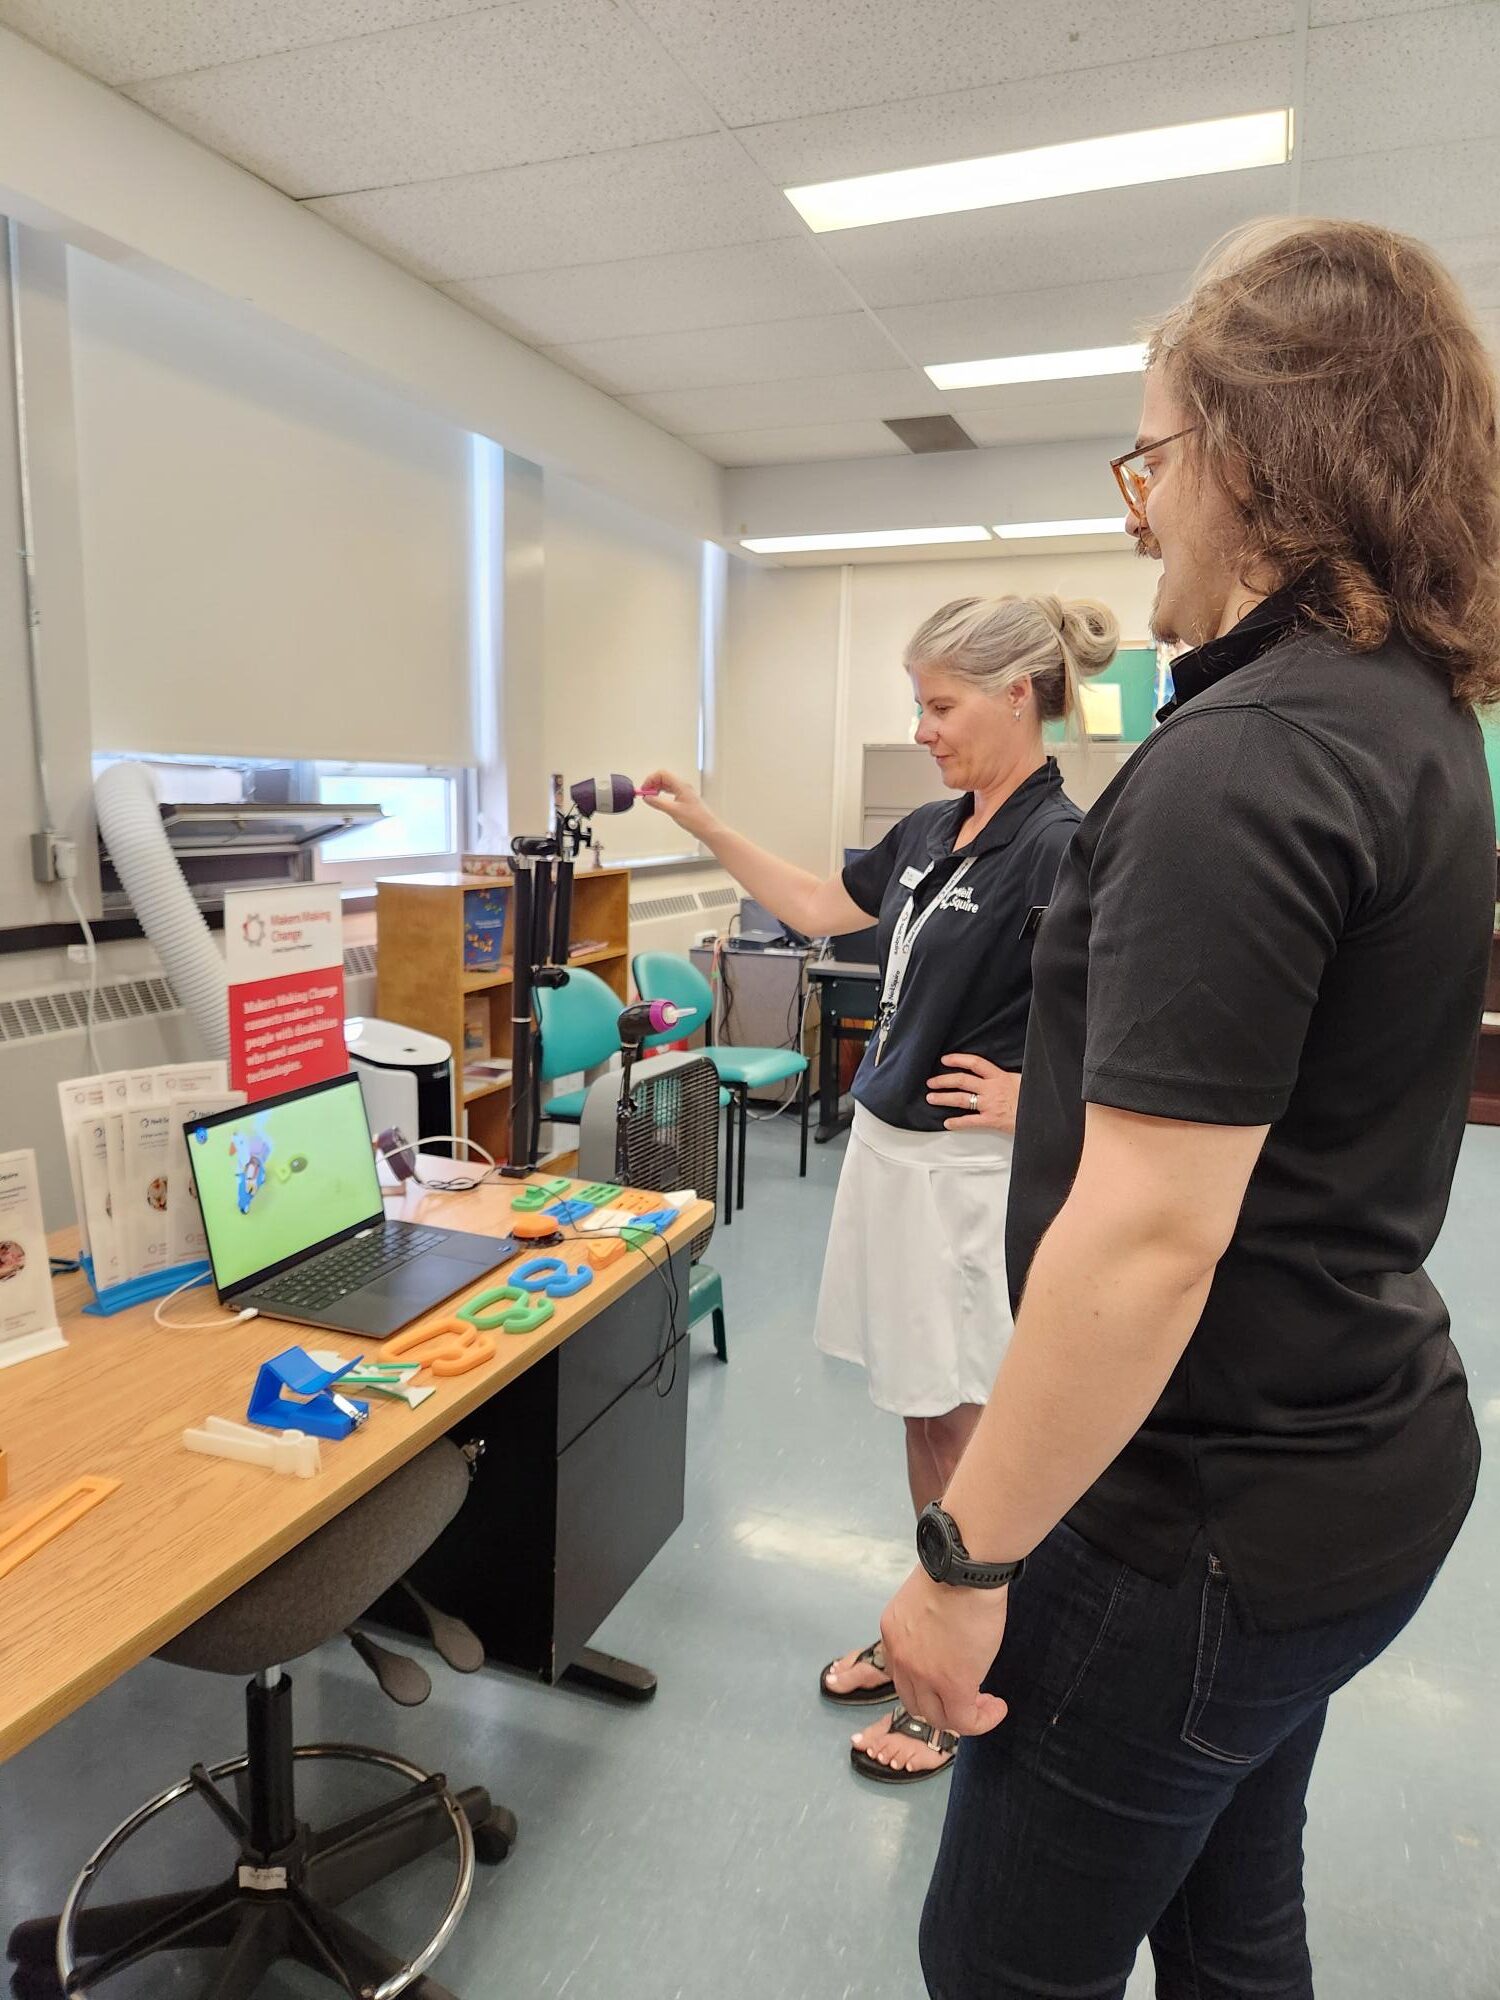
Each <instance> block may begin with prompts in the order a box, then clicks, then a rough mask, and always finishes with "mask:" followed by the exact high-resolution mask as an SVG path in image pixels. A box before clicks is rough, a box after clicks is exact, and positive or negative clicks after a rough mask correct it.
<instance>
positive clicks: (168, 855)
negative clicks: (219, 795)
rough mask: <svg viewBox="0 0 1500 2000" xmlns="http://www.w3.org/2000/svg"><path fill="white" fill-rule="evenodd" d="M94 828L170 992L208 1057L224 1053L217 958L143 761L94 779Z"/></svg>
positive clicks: (223, 980) (224, 998) (224, 982)
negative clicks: (195, 1027) (189, 1018)
mask: <svg viewBox="0 0 1500 2000" xmlns="http://www.w3.org/2000/svg"><path fill="white" fill-rule="evenodd" d="M94 804H95V808H96V810H97V811H98V814H99V831H100V832H101V833H102V834H103V836H104V844H105V846H106V847H107V848H108V849H109V858H110V860H111V861H113V863H114V865H115V872H116V874H117V875H118V876H119V878H120V883H121V886H122V887H123V889H124V891H125V893H126V895H127V896H128V897H129V898H130V903H131V907H132V909H133V910H134V911H135V914H136V916H137V918H138V919H139V921H140V925H141V928H142V930H144V931H145V933H146V935H147V937H148V938H150V940H151V942H152V944H153V945H155V947H156V954H157V956H158V958H160V960H161V962H162V967H163V969H164V970H165V972H166V975H167V978H168V979H169V980H170V981H171V984H172V989H173V991H174V992H175V993H176V995H177V998H178V999H179V1000H180V1001H181V1002H182V1004H183V1006H184V1007H186V1009H187V1011H188V1013H189V1014H190V1015H191V1016H192V1018H193V1020H194V1021H195V1022H196V1023H197V1025H198V1032H199V1034H200V1035H201V1036H202V1037H203V1040H204V1042H205V1044H206V1045H207V1048H208V1052H209V1054H210V1055H211V1056H214V1057H218V1058H221V1059H222V1058H227V1057H228V1054H229V1001H228V989H229V982H228V979H227V977H226V975H225V971H224V958H223V954H222V953H221V952H220V950H219V947H218V946H217V945H216V944H215V943H214V941H213V937H212V935H211V933H210V931H209V928H208V925H207V924H206V923H205V922H204V921H203V912H202V911H201V910H200V909H199V908H198V905H197V904H196V903H195V902H194V901H193V896H192V891H191V890H190V889H189V888H188V885H187V881H186V879H185V878H184V876H183V872H182V870H181V868H180V867H179V866H178V863H177V856H176V855H175V854H174V853H173V852H172V847H171V843H170V842H169V841H168V839H167V835H166V830H165V828H164V827H163V826H162V823H161V811H160V808H159V807H158V805H157V800H156V787H155V785H154V784H153V783H152V781H151V773H150V772H149V771H148V770H147V769H146V768H145V766H144V765H143V764H111V765H109V766H108V767H107V768H106V769H105V770H103V771H101V772H100V774H99V776H98V777H97V778H96V779H95V781H94Z"/></svg>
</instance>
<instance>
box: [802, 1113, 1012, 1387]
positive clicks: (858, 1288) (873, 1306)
mask: <svg viewBox="0 0 1500 2000" xmlns="http://www.w3.org/2000/svg"><path fill="white" fill-rule="evenodd" d="M1010 1157H1011V1138H1010V1135H1009V1134H1008V1133H1005V1132H990V1131H986V1130H984V1129H982V1128H975V1129H974V1130H971V1131H967V1132H906V1131H901V1130H899V1129H898V1128H897V1127H895V1126H893V1125H886V1124H883V1123H882V1121H881V1120H880V1119H878V1118H876V1117H873V1116H872V1115H871V1113H870V1112H868V1111H866V1110H865V1108H864V1107H863V1105H856V1106H855V1108H854V1129H853V1131H852V1132H851V1134H850V1136H849V1150H848V1153H847V1154H846V1156H845V1159H844V1170H843V1172H842V1174H840V1176H839V1185H838V1193H837V1195H836V1196H835V1198H834V1204H833V1221H832V1223H831V1225H830V1227H829V1231H828V1254H827V1257H826V1259H825V1261H824V1265H823V1283H822V1286H821V1289H820V1290H819V1293H818V1317H817V1324H816V1328H815V1330H814V1334H813V1338H814V1340H815V1341H816V1342H817V1345H818V1346H819V1347H820V1348H821V1349H822V1351H823V1352H824V1353H825V1354H831V1355H834V1356H836V1357H837V1359H839V1360H840V1361H857V1362H858V1363H859V1364H860V1365H861V1366H862V1367H863V1368H864V1369H865V1370H866V1371H867V1373H868V1375H869V1378H870V1396H871V1399H872V1400H873V1401H874V1402H875V1403H876V1404H877V1405H878V1407H879V1408H881V1409H882V1410H890V1411H892V1412H893V1413H894V1414H895V1415H896V1416H899V1417H937V1416H942V1415H943V1414H944V1412H945V1411H948V1410H954V1409H957V1408H958V1406H959V1404H960V1403H987V1402H988V1401H989V1396H990V1390H991V1389H992V1388H993V1386H994V1381H995V1374H996V1371H997V1370H998V1368H999V1366H1000V1360H1001V1357H1002V1355H1003V1354H1004V1353H1005V1349H1006V1346H1007V1344H1008V1342H1009V1340H1010V1336H1011V1330H1012V1326H1013V1322H1012V1319H1011V1314H1010V1292H1009V1288H1008V1286H1007V1283H1006V1277H1005V1205H1006V1200H1007V1197H1008V1195H1009V1192H1010Z"/></svg>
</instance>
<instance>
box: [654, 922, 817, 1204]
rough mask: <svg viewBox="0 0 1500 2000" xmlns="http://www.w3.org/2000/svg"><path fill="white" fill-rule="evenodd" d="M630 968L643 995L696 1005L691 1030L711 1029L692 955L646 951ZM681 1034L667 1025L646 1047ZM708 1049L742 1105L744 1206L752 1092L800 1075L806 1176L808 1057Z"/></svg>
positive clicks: (707, 994) (709, 994)
mask: <svg viewBox="0 0 1500 2000" xmlns="http://www.w3.org/2000/svg"><path fill="white" fill-rule="evenodd" d="M631 972H632V974H633V975H634V978H635V984H636V991H637V992H638V993H639V994H640V996H641V998H642V999H643V1000H671V1001H673V1002H675V1004H676V1005H677V1006H679V1007H691V1008H692V1009H693V1010H694V1020H693V1027H692V1031H693V1032H694V1033H696V1032H697V1031H698V1029H700V1028H701V1029H703V1030H704V1031H705V1032H706V1033H708V1034H712V1032H713V1020H714V996H713V988H712V987H711V986H710V985H709V983H708V981H707V980H706V979H705V978H704V976H703V974H702V973H701V972H700V971H699V970H698V968H697V966H696V965H694V964H693V962H692V960H691V959H688V958H680V957H679V956H678V955H677V953H676V952H671V951H643V952H642V953H641V954H640V955H639V957H637V958H636V959H635V960H634V961H633V962H632V965H631ZM682 1039H683V1031H682V1029H681V1028H668V1029H666V1030H665V1031H664V1032H663V1033H662V1034H660V1035H653V1036H652V1037H651V1038H650V1040H649V1041H648V1042H647V1044H646V1046H647V1047H648V1048H652V1047H655V1046H657V1045H658V1044H660V1043H663V1042H671V1041H680V1040H682ZM703 1054H704V1055H706V1056H707V1057H708V1059H709V1061H710V1062H711V1063H712V1064H713V1066H714V1068H715V1069H716V1070H717V1071H718V1073H719V1081H720V1083H721V1084H724V1085H726V1086H727V1087H728V1088H729V1090H730V1091H732V1092H733V1094H734V1096H735V1098H736V1100H737V1102H738V1105H739V1113H740V1136H739V1171H738V1182H739V1186H738V1202H739V1206H740V1207H741V1208H743V1207H744V1206H745V1135H746V1133H747V1131H748V1129H749V1124H750V1094H751V1092H752V1091H755V1090H769V1089H770V1088H771V1087H772V1086H773V1085H775V1084H778V1083H789V1082H790V1081H791V1079H792V1078H793V1077H796V1078H797V1080H798V1083H797V1102H798V1105H799V1107H800V1110H801V1116H802V1159H801V1168H800V1171H801V1173H802V1176H803V1178H804V1179H805V1178H806V1175H807V1114H808V1107H809V1105H810V1103H811V1092H810V1088H809V1084H810V1076H809V1068H808V1061H807V1057H806V1056H805V1055H803V1054H802V1053H801V1052H800V1051H799V1050H797V1049H765V1048H740V1047H734V1046H725V1047H722V1048H721V1047H718V1046H716V1045H714V1044H712V1043H710V1044H709V1045H708V1046H707V1047H705V1048H704V1050H703Z"/></svg>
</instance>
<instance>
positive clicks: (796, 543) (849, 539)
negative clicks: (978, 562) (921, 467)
mask: <svg viewBox="0 0 1500 2000" xmlns="http://www.w3.org/2000/svg"><path fill="white" fill-rule="evenodd" d="M989 538H990V532H989V529H988V528H871V529H869V530H862V531H860V532H859V533H856V534H846V535H757V536H755V537H753V538H752V539H750V540H748V541H742V542H741V543H740V547H741V548H742V549H749V551H750V553H751V554H752V555H757V556H794V555H803V554H806V553H809V552H810V551H812V550H814V549H906V548H922V547H925V546H927V545H929V544H931V543H934V542H987V541H988V540H989Z"/></svg>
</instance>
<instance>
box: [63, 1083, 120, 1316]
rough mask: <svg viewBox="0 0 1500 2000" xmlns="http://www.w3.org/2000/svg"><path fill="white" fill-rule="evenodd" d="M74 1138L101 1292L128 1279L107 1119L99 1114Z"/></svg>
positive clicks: (84, 1220) (87, 1230)
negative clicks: (117, 1219) (111, 1174)
mask: <svg viewBox="0 0 1500 2000" xmlns="http://www.w3.org/2000/svg"><path fill="white" fill-rule="evenodd" d="M73 1139H74V1145H75V1147H76V1150H77V1157H78V1164H79V1168H80V1171H81V1173H82V1175H83V1207H82V1209H81V1210H80V1211H79V1213H80V1218H81V1221H82V1226H83V1228H84V1234H85V1235H86V1237H87V1239H88V1244H89V1255H90V1257H91V1258H92V1259H93V1264H94V1283H95V1285H96V1286H97V1288H98V1289H99V1290H100V1291H101V1292H102V1291H105V1290H107V1289H108V1288H109V1286H111V1285H118V1284H119V1283H120V1281H121V1279H122V1278H123V1277H124V1276H125V1259H124V1256H123V1255H122V1253H121V1249H120V1232H119V1231H118V1230H117V1229H116V1228H115V1211H114V1198H113V1195H112V1194H111V1191H110V1185H109V1124H108V1120H107V1119H106V1118H105V1117H104V1116H103V1114H101V1113H98V1112H96V1113H95V1115H94V1116H93V1117H92V1118H89V1119H86V1120H85V1121H84V1122H83V1123H82V1124H81V1125H77V1126H75V1127H74V1129H73Z"/></svg>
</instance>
